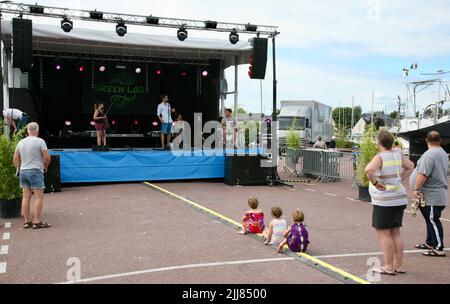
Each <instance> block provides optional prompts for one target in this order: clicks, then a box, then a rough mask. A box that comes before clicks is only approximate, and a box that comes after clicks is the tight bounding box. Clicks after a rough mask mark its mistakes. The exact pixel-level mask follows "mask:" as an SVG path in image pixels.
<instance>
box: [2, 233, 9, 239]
mask: <svg viewBox="0 0 450 304" xmlns="http://www.w3.org/2000/svg"><path fill="white" fill-rule="evenodd" d="M3 239H4V240H9V239H11V233H9V232H3Z"/></svg>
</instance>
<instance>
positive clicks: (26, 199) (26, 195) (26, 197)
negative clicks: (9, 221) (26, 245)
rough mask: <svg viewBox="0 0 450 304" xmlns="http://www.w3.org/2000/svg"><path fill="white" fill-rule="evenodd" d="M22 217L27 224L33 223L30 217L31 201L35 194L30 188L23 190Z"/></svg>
mask: <svg viewBox="0 0 450 304" xmlns="http://www.w3.org/2000/svg"><path fill="white" fill-rule="evenodd" d="M22 193H23V194H22V195H23V198H22V215H23V219H24V221H25V223H29V222H31V220H30V219H31V216H30V201H31V196H32V195H33V192H32V191H31V189H29V188H23V189H22Z"/></svg>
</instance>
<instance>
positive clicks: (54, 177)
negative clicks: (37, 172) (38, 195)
mask: <svg viewBox="0 0 450 304" xmlns="http://www.w3.org/2000/svg"><path fill="white" fill-rule="evenodd" d="M44 181H45V190H44V192H45V193H49V192H61V173H60V160H59V155H51V162H50V165H49V166H48V170H47V172H46V173H45V174H44Z"/></svg>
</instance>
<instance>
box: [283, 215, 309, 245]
mask: <svg viewBox="0 0 450 304" xmlns="http://www.w3.org/2000/svg"><path fill="white" fill-rule="evenodd" d="M292 219H293V221H294V223H293V224H292V225H291V226H290V227H289V228H288V229H287V230H286V231H285V232H284V233H283V237H285V239H284V240H283V241H282V242H281V243H280V246H278V252H279V253H281V252H282V251H283V247H284V245H286V244H287V245H288V247H289V249H290V250H291V251H292V252H306V249H307V248H308V244H309V235H308V228H307V227H306V225H305V224H303V221H304V220H305V215H304V214H303V212H302V211H300V210H299V209H297V210H295V211H294V212H293V214H292Z"/></svg>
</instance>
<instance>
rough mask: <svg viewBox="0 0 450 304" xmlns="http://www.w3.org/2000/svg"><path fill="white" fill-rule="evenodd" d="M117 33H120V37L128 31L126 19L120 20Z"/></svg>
mask: <svg viewBox="0 0 450 304" xmlns="http://www.w3.org/2000/svg"><path fill="white" fill-rule="evenodd" d="M116 33H117V35H119V36H120V37H123V36H125V34H126V33H127V26H126V25H125V21H123V20H120V21H119V22H118V23H117V25H116Z"/></svg>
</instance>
